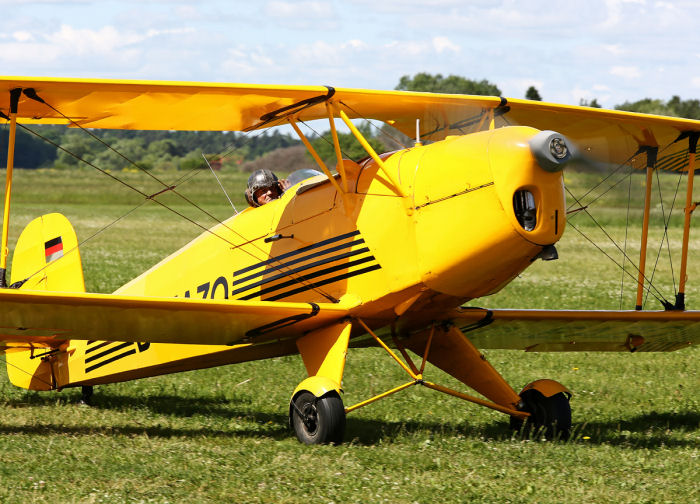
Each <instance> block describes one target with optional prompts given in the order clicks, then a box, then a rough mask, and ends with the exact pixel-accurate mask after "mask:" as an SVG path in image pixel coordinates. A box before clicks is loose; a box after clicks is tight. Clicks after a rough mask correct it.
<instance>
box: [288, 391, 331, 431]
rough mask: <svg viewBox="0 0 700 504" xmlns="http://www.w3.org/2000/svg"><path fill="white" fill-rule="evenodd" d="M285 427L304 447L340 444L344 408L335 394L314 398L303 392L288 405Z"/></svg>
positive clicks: (309, 393)
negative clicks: (287, 421)
mask: <svg viewBox="0 0 700 504" xmlns="http://www.w3.org/2000/svg"><path fill="white" fill-rule="evenodd" d="M289 416H290V417H289V423H290V425H291V426H292V428H293V429H294V433H295V434H296V435H297V439H298V440H299V441H301V442H302V443H304V444H328V443H332V444H340V443H342V442H343V436H344V434H345V408H344V407H343V401H342V399H341V398H340V397H339V396H338V394H337V393H335V392H331V393H329V394H327V395H325V396H323V397H316V396H315V395H313V394H312V393H311V392H309V391H307V390H303V391H301V392H300V393H298V394H297V395H296V397H295V398H294V400H293V401H292V403H291V408H290V413H289Z"/></svg>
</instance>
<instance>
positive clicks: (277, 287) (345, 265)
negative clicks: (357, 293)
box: [238, 255, 381, 301]
mask: <svg viewBox="0 0 700 504" xmlns="http://www.w3.org/2000/svg"><path fill="white" fill-rule="evenodd" d="M369 261H376V259H375V258H374V256H373V255H368V256H365V257H361V258H359V259H355V260H354V261H349V262H346V263H342V264H336V265H335V266H331V267H330V268H325V269H322V270H318V271H314V272H313V273H308V274H306V275H302V276H300V277H297V278H294V279H292V280H288V281H286V282H282V283H278V284H276V285H272V286H270V287H267V288H265V289H262V290H260V291H258V292H254V293H252V294H248V295H246V296H243V297H240V298H238V299H240V300H241V301H246V300H248V299H253V298H255V297H257V296H263V295H265V294H269V293H271V292H274V291H277V290H280V289H283V288H285V287H289V286H291V285H295V284H299V283H301V282H306V281H307V280H311V279H313V278H317V277H320V276H323V275H327V274H329V273H334V272H336V271H340V270H343V269H348V268H350V267H352V266H357V265H358V264H364V263H366V262H369ZM374 266H375V267H373V269H379V268H380V267H381V266H379V264H376V265H374ZM365 269H366V268H365ZM368 271H369V270H368ZM362 272H363V273H364V272H365V271H364V270H363V271H362ZM352 273H355V272H352ZM350 276H354V274H351V275H350ZM341 277H342V278H341ZM343 278H349V276H344V277H343V276H342V275H341V276H339V277H333V278H332V279H329V280H330V281H326V280H323V281H321V282H316V283H313V284H306V285H304V287H303V288H301V290H299V291H298V292H303V291H306V290H309V289H313V288H314V287H318V286H320V285H325V284H328V283H331V282H333V281H336V280H342V279H343ZM294 293H296V291H294ZM291 295H292V294H288V293H283V294H278V295H276V296H273V297H271V298H267V299H265V301H274V300H276V299H281V298H283V297H286V296H291Z"/></svg>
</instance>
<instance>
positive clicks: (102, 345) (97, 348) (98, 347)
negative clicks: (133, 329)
mask: <svg viewBox="0 0 700 504" xmlns="http://www.w3.org/2000/svg"><path fill="white" fill-rule="evenodd" d="M92 343H96V342H95V341H88V347H87V349H86V350H85V353H86V354H89V353H92V352H94V351H95V350H99V349H100V348H102V347H106V346H107V345H109V344H110V343H114V341H103V342H102V343H98V344H97V345H94V346H89V345H91V344H92Z"/></svg>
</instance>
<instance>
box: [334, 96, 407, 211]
mask: <svg viewBox="0 0 700 504" xmlns="http://www.w3.org/2000/svg"><path fill="white" fill-rule="evenodd" d="M339 113H340V118H341V119H342V120H343V122H344V123H345V124H346V125H347V127H348V128H350V131H351V132H352V134H353V135H355V138H357V141H358V142H360V145H362V147H363V148H364V149H365V150H366V151H367V154H369V155H370V157H371V158H372V159H374V161H375V162H376V163H377V166H379V168H380V169H381V170H382V173H383V174H384V175H385V176H386V178H388V179H389V182H391V185H393V186H394V189H395V190H396V194H398V195H399V196H401V197H402V198H405V197H406V194H405V193H404V191H403V189H402V188H401V186H400V185H399V184H398V183H397V182H396V180H395V179H394V177H393V176H392V175H391V173H389V171H388V170H387V169H386V166H384V161H382V159H381V158H380V157H379V155H378V154H377V153H376V152H375V150H374V149H373V148H372V146H371V145H370V144H369V142H367V139H365V137H364V136H362V133H360V130H358V129H357V128H356V127H355V125H354V124H353V123H352V121H351V120H350V118H349V117H348V115H347V114H346V113H345V112H343V111H342V110H339Z"/></svg>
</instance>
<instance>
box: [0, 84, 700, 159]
mask: <svg viewBox="0 0 700 504" xmlns="http://www.w3.org/2000/svg"><path fill="white" fill-rule="evenodd" d="M395 89H397V90H403V91H427V92H433V93H452V94H470V95H490V96H500V95H501V90H500V89H499V88H498V86H497V85H496V84H494V83H492V82H489V81H488V80H486V79H482V80H472V79H468V78H466V77H461V76H457V75H448V76H447V77H444V76H443V75H442V74H434V75H433V74H429V73H425V72H421V73H417V74H415V75H414V76H409V75H404V76H403V77H401V79H400V80H399V83H398V85H397V86H396V88H395ZM525 98H527V99H530V100H542V97H541V95H540V92H539V91H538V90H537V89H536V88H535V87H534V86H530V87H529V88H528V89H527V91H526V92H525ZM580 105H583V106H590V107H600V104H599V103H598V101H597V99H595V98H593V99H592V100H590V101H588V100H582V101H581V103H580ZM614 108H615V109H617V110H626V111H630V112H640V113H647V114H658V115H667V116H675V117H684V118H688V119H700V101H699V100H695V99H690V100H682V99H681V98H680V97H679V96H673V97H672V98H671V99H670V100H668V101H664V100H660V99H652V98H645V99H643V100H638V101H635V102H628V101H626V102H624V103H622V104H619V105H615V107H614ZM28 129H30V130H33V131H36V132H37V133H38V134H39V135H41V137H44V138H45V139H47V140H48V141H49V142H50V143H49V142H47V141H45V140H43V139H42V138H39V137H38V136H35V135H33V134H31V133H28V132H27V131H25V130H24V129H23V128H18V129H17V137H16V148H15V166H16V167H17V168H40V167H54V168H58V169H65V168H73V167H76V166H80V165H82V164H83V161H82V160H84V161H86V162H88V163H93V164H95V165H96V166H98V167H100V168H102V169H105V170H121V169H124V168H130V167H133V166H132V165H133V164H135V165H138V167H140V168H143V169H154V168H155V169H179V170H190V169H197V168H206V163H205V161H204V159H203V157H202V154H205V155H206V156H207V158H208V159H210V160H213V161H218V162H219V163H220V165H221V166H223V167H224V168H227V169H228V168H233V169H248V170H251V169H254V168H257V167H261V166H265V164H266V163H265V162H266V158H267V157H268V156H269V155H270V153H272V152H274V151H277V150H278V149H286V148H289V147H294V146H300V145H301V142H300V141H299V139H298V138H297V137H296V136H293V135H292V134H291V133H280V132H279V131H277V130H272V131H263V132H261V133H259V132H253V133H245V134H244V133H238V132H219V131H131V130H90V133H92V134H93V135H95V136H97V137H98V138H99V139H100V140H102V142H104V143H106V144H108V145H109V146H111V148H112V149H113V150H114V151H116V152H117V153H118V154H117V153H115V152H114V151H113V150H110V149H108V148H105V146H104V145H102V144H101V143H100V142H99V141H97V140H95V139H94V138H92V137H91V136H90V135H88V134H86V132H84V131H81V130H80V129H78V128H68V127H65V126H34V125H32V126H29V127H28ZM361 130H362V133H363V135H365V137H367V138H368V140H369V142H370V144H371V145H372V146H373V147H374V148H375V149H376V150H377V151H383V150H387V149H388V148H395V147H396V146H397V145H395V144H394V143H393V142H392V141H391V140H387V139H386V138H387V137H386V136H385V135H383V134H382V133H384V132H385V131H386V129H385V128H380V129H378V128H375V127H373V126H370V125H369V124H365V125H363V126H361ZM382 130H384V131H382ZM338 136H339V140H340V144H341V148H342V150H343V154H344V156H345V157H348V158H350V159H355V160H357V159H359V158H361V157H364V156H365V155H366V153H365V152H364V149H363V148H362V147H361V146H360V145H359V143H358V142H357V141H356V140H355V138H354V136H353V135H352V134H350V133H339V134H338ZM7 142H8V127H7V123H5V125H4V126H0V167H4V166H5V164H6V162H7ZM52 144H54V145H52ZM55 145H58V146H60V148H56V147H55ZM312 145H313V146H314V148H315V149H316V150H317V151H318V153H319V155H320V156H321V158H322V159H324V160H326V161H327V162H328V163H330V164H331V166H332V164H333V163H334V159H335V152H334V150H333V145H332V141H331V138H330V132H329V131H326V132H324V133H322V134H321V136H320V137H318V138H315V139H313V141H312ZM296 150H297V151H301V149H300V148H297V149H296ZM281 157H282V158H283V157H284V156H275V159H280V158H281ZM307 159H308V160H309V161H310V160H311V158H310V156H308V157H307ZM302 162H303V161H302Z"/></svg>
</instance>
